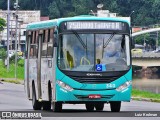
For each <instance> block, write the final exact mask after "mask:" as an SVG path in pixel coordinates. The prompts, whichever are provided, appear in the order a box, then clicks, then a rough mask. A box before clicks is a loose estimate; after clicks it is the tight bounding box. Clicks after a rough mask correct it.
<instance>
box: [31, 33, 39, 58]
mask: <svg viewBox="0 0 160 120" xmlns="http://www.w3.org/2000/svg"><path fill="white" fill-rule="evenodd" d="M36 54H37V53H36V31H32V33H31V40H30V58H36Z"/></svg>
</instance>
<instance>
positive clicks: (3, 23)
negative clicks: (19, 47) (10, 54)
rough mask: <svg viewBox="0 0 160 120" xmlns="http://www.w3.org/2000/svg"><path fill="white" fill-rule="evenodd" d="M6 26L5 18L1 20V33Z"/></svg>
mask: <svg viewBox="0 0 160 120" xmlns="http://www.w3.org/2000/svg"><path fill="white" fill-rule="evenodd" d="M5 26H6V21H5V20H4V19H3V18H0V31H3V28H4V27H5Z"/></svg>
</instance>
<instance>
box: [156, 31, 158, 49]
mask: <svg viewBox="0 0 160 120" xmlns="http://www.w3.org/2000/svg"><path fill="white" fill-rule="evenodd" d="M156 43H157V44H156V48H157V50H158V31H157V42H156Z"/></svg>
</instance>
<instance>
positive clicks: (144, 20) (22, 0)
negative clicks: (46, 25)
mask: <svg viewBox="0 0 160 120" xmlns="http://www.w3.org/2000/svg"><path fill="white" fill-rule="evenodd" d="M14 2H15V1H11V9H13V3H14ZM99 3H102V4H104V7H103V9H108V10H110V11H111V12H116V13H118V14H119V15H120V16H129V15H130V13H131V11H133V10H134V11H135V13H134V14H133V16H132V18H133V19H132V22H133V25H136V26H146V25H150V24H155V23H159V20H160V0H19V5H20V9H22V10H41V15H42V16H49V17H50V18H59V17H68V16H75V15H82V14H89V12H90V10H93V11H94V12H96V10H97V7H96V6H97V4H99ZM0 8H1V9H7V0H0Z"/></svg>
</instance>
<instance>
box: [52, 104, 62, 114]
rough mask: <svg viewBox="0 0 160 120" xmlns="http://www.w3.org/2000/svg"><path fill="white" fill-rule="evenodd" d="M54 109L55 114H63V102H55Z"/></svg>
mask: <svg viewBox="0 0 160 120" xmlns="http://www.w3.org/2000/svg"><path fill="white" fill-rule="evenodd" d="M52 108H53V111H54V112H61V111H62V103H61V102H53V103H52Z"/></svg>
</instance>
